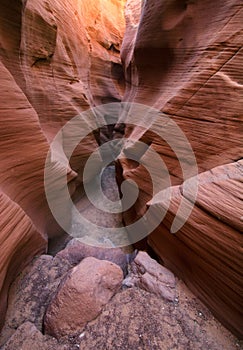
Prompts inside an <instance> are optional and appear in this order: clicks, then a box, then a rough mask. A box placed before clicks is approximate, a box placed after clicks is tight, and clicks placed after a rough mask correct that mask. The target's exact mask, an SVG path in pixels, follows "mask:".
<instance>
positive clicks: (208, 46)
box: [120, 0, 243, 335]
mask: <svg viewBox="0 0 243 350" xmlns="http://www.w3.org/2000/svg"><path fill="white" fill-rule="evenodd" d="M242 20H243V8H242V3H241V1H238V0H233V1H231V0H230V1H228V0H226V1H221V0H219V1H213V2H212V1H207V0H206V1H200V0H195V1H179V0H178V1H177V0H172V1H171V0H168V1H166V0H165V1H156V0H147V1H145V2H143V1H141V2H140V1H137V0H129V1H128V2H127V5H126V22H127V29H126V34H125V38H124V41H123V46H122V54H121V55H122V60H123V64H124V69H125V76H126V90H125V95H124V100H125V101H129V102H136V103H141V104H146V105H148V106H151V107H154V108H156V109H157V110H158V111H160V114H159V115H158V118H157V119H156V121H155V122H154V123H155V124H156V125H157V129H158V128H159V127H161V128H164V126H165V125H166V123H168V120H169V119H168V118H170V119H171V120H173V121H174V122H176V123H177V125H178V126H179V127H180V129H181V130H182V131H183V132H184V134H185V135H186V137H187V139H188V141H189V142H190V144H191V146H192V149H193V151H194V154H195V157H196V161H197V166H198V173H199V175H198V178H197V180H198V184H199V186H198V195H197V199H196V202H195V205H194V208H193V211H192V214H191V216H190V218H189V219H188V220H187V222H186V223H185V225H184V226H183V227H182V228H181V229H180V230H179V231H178V232H177V233H176V234H174V235H172V234H171V233H170V229H171V225H172V222H173V220H174V218H175V216H176V213H177V210H178V207H179V204H180V203H181V201H182V200H183V203H184V206H185V207H187V206H188V205H190V204H191V203H192V202H193V201H194V198H193V193H192V192H193V189H192V190H191V192H190V182H189V190H188V191H187V192H186V193H184V188H183V184H184V183H185V180H187V179H188V178H190V176H192V175H193V176H194V175H196V174H195V173H191V174H190V173H189V174H186V175H183V174H182V170H181V167H180V165H181V164H180V163H179V161H180V162H181V163H186V161H187V159H183V156H181V157H180V158H179V159H177V157H179V155H178V154H176V152H174V151H173V150H172V149H171V147H172V146H171V144H172V140H173V139H175V138H176V135H170V137H171V138H170V139H171V144H170V142H168V143H169V144H168V143H166V142H165V141H164V140H163V139H162V138H160V137H159V136H158V135H156V134H155V133H152V132H151V131H150V128H151V125H148V126H147V127H143V128H141V127H139V126H137V125H128V126H127V127H126V129H125V136H126V137H129V136H130V137H132V138H133V140H135V141H136V140H137V141H142V142H145V143H147V144H148V145H149V146H150V149H151V148H152V149H154V150H155V151H156V152H157V153H158V154H159V155H160V156H161V158H162V159H163V160H164V162H165V164H166V167H167V169H168V172H169V173H170V175H171V183H172V186H174V187H173V191H172V199H171V203H170V207H169V209H168V211H167V215H166V217H165V219H164V220H163V222H162V223H161V224H160V225H159V227H158V228H157V229H156V230H155V231H154V232H153V233H152V234H151V235H150V237H149V239H148V243H149V245H150V246H151V247H152V248H153V249H154V250H155V251H156V253H157V254H158V255H159V256H160V258H161V259H162V260H163V261H164V263H165V265H166V266H167V267H169V268H171V269H172V270H173V271H175V272H176V273H177V274H179V275H180V276H181V277H182V278H183V279H184V280H185V281H186V283H187V284H188V285H189V286H190V287H191V289H192V290H193V291H194V292H195V293H196V294H197V295H199V296H200V298H201V299H202V300H203V301H204V302H205V303H206V304H207V305H208V306H209V307H210V308H211V310H212V311H213V312H214V314H215V315H216V316H217V317H218V318H219V319H221V321H223V323H224V324H225V325H226V326H228V327H229V328H230V329H231V330H233V331H234V332H235V333H236V334H238V335H240V334H241V335H242V327H241V326H242V313H241V311H242V299H241V298H242V294H243V288H242V278H241V273H242V236H241V234H240V232H241V230H242V202H241V200H242V190H243V188H242V182H241V181H242V162H241V161H240V160H239V159H240V158H241V155H240V152H241V147H242V140H241V137H240V136H241V132H242V124H241V123H242V103H243V85H242V84H243V76H242V68H241V67H242V47H241V46H242V40H243V35H242V30H241V28H242ZM143 118H144V116H143V115H142V114H141V119H143ZM148 124H149V123H148ZM178 144H180V140H179V139H178ZM183 147H184V145H183V144H181V149H182V150H183ZM128 151H129V149H128ZM130 152H134V151H133V149H131V150H130ZM188 162H189V160H188ZM139 163H140V164H139ZM120 164H121V167H122V179H132V180H134V181H135V182H136V183H137V184H138V186H139V189H140V195H139V198H138V200H137V201H136V203H135V205H134V206H133V208H132V210H130V211H128V212H126V213H125V214H124V218H125V220H126V223H131V222H133V221H134V220H136V219H137V218H139V217H140V216H141V215H142V214H143V213H144V210H145V209H146V206H153V207H155V208H156V207H157V208H166V203H165V202H166V198H164V200H163V197H161V196H160V198H158V197H155V198H152V197H153V196H152V184H151V183H150V180H149V178H148V175H147V173H146V171H145V166H146V165H149V166H150V167H154V168H155V167H156V161H155V160H154V164H153V161H152V160H151V157H149V156H147V157H146V152H145V153H143V154H142V156H141V159H140V162H134V161H131V160H129V159H122V160H121V161H120ZM142 164H143V165H144V166H142ZM156 175H157V180H158V181H159V179H160V177H162V176H163V174H162V173H158V172H157V174H156ZM191 184H192V183H191ZM191 187H192V188H193V186H191ZM151 220H153V218H152V219H151Z"/></svg>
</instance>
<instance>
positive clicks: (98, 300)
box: [45, 257, 123, 338]
mask: <svg viewBox="0 0 243 350" xmlns="http://www.w3.org/2000/svg"><path fill="white" fill-rule="evenodd" d="M122 279H123V273H122V270H121V269H120V267H119V266H117V265H115V264H113V263H112V262H109V261H104V260H98V259H95V258H93V257H89V258H85V259H84V260H83V261H82V262H81V263H80V264H79V265H77V266H76V267H74V268H73V269H72V270H71V272H70V273H69V274H68V276H67V277H66V279H65V280H64V281H63V282H62V285H61V287H60V289H59V290H58V292H57V294H56V296H55V297H54V299H53V300H52V302H51V304H50V305H49V307H48V309H47V313H46V316H45V330H46V333H47V334H50V335H53V336H55V337H57V338H60V337H62V336H66V335H70V334H75V333H77V332H78V331H79V332H80V331H82V329H83V327H84V326H85V325H86V324H87V322H89V321H91V320H93V319H94V318H96V317H97V316H98V315H99V313H100V312H101V311H102V308H103V306H104V305H106V304H107V303H108V301H109V300H110V299H111V297H112V296H113V295H114V294H115V293H116V292H117V291H118V289H119V288H120V286H121V284H122Z"/></svg>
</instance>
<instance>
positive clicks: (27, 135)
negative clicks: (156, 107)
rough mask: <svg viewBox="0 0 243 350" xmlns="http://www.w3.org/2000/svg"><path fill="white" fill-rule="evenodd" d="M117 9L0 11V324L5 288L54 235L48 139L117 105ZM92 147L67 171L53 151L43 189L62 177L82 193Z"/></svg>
mask: <svg viewBox="0 0 243 350" xmlns="http://www.w3.org/2000/svg"><path fill="white" fill-rule="evenodd" d="M123 5H124V1H123V0H121V1H120V0H115V1H114V0H112V1H111V0H105V1H94V0H89V1H86V0H85V1H79V0H75V1H69V0H65V1H61V2H60V1H59V0H54V1H49V0H41V1H36V0H33V1H24V2H22V1H20V0H17V1H14V2H9V1H6V0H3V1H2V2H1V4H0V38H1V53H0V56H1V64H0V76H1V85H0V124H1V125H0V126H1V127H0V147H1V155H0V165H1V167H0V169H1V170H0V179H1V198H3V199H2V200H1V209H0V211H1V213H4V218H3V219H4V220H3V221H2V222H1V236H0V237H1V247H4V254H3V255H1V258H0V290H1V301H0V305H1V312H0V315H1V316H0V319H1V322H2V321H3V318H4V312H3V310H4V308H5V307H6V292H7V289H8V285H9V283H10V282H11V281H12V279H13V278H14V276H15V274H16V273H18V272H19V271H20V270H21V269H22V268H23V265H24V264H26V263H27V262H28V261H29V260H30V259H31V258H33V256H34V255H35V254H37V253H40V252H43V251H45V249H46V243H47V236H49V237H53V236H55V235H58V234H59V233H60V231H61V229H60V227H58V225H57V224H56V222H55V220H53V217H52V215H51V213H50V211H49V209H48V205H47V202H46V198H45V191H44V165H45V160H46V156H47V152H48V149H49V145H50V142H51V140H52V139H53V138H54V136H55V135H56V134H57V132H58V131H59V130H60V128H61V127H62V126H63V125H64V124H65V123H66V122H67V121H68V120H70V119H71V118H72V117H74V116H76V115H78V114H79V113H81V112H82V111H84V110H86V109H88V108H89V107H90V106H94V105H96V104H98V103H103V102H109V101H114V100H119V99H120V98H121V93H122V89H123V81H122V74H121V62H120V58H119V50H120V45H121V40H122V37H123V32H124V25H125V23H124V16H123V11H122V8H123ZM118 78H119V79H120V80H119V79H118ZM65 136H66V135H65ZM64 146H65V145H64ZM96 147H97V141H96V139H95V137H94V135H93V134H92V133H91V134H90V135H89V137H87V138H86V140H85V141H84V142H83V144H82V145H78V146H77V147H76V149H75V152H74V153H73V156H72V158H71V161H70V168H69V169H67V166H66V164H65V162H62V154H61V150H62V144H60V150H58V151H57V157H56V159H55V160H54V161H53V162H52V163H51V164H50V166H51V176H50V178H49V180H50V182H49V180H48V185H49V186H50V187H51V188H52V189H54V190H55V189H58V181H56V179H57V178H58V177H61V176H63V174H66V171H67V170H68V174H69V175H68V182H69V188H70V192H71V194H72V195H73V196H75V195H76V192H77V188H78V187H81V188H82V179H81V178H82V171H83V166H84V162H85V160H86V159H87V157H88V156H89V155H90V153H91V152H92V151H93V150H94V149H95V148H96ZM94 171H95V169H94ZM91 177H92V174H91ZM53 179H55V181H54V180H53ZM6 207H8V208H9V210H8V211H7V209H6ZM59 212H60V215H61V216H63V217H65V219H66V224H67V226H68V225H69V222H70V213H69V208H68V206H66V205H64V204H63V203H62V205H61V206H60V208H59ZM1 249H2V248H1Z"/></svg>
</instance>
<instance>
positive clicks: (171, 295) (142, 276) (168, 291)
mask: <svg viewBox="0 0 243 350" xmlns="http://www.w3.org/2000/svg"><path fill="white" fill-rule="evenodd" d="M123 286H126V287H133V286H137V287H139V288H142V289H144V290H147V291H148V292H150V293H154V294H156V295H158V296H160V297H163V298H165V299H167V300H169V301H174V300H175V297H176V290H175V286H176V281H175V276H174V274H173V273H172V272H171V271H169V270H168V269H166V268H165V267H164V266H162V265H160V264H159V263H157V261H155V260H154V259H152V258H151V257H150V256H149V255H148V254H147V253H145V252H142V251H140V252H139V253H138V255H137V256H136V258H135V259H134V261H133V262H132V264H131V273H130V274H129V276H128V277H127V278H126V279H125V280H124V281H123Z"/></svg>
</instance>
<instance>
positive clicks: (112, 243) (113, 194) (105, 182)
mask: <svg viewBox="0 0 243 350" xmlns="http://www.w3.org/2000/svg"><path fill="white" fill-rule="evenodd" d="M101 186H102V189H103V193H104V195H105V196H106V197H107V198H108V199H110V200H111V201H118V200H119V199H120V198H119V190H118V184H117V182H116V170H115V165H110V166H108V167H107V168H105V169H104V171H103V173H102V176H101ZM94 188H95V186H94ZM95 199H96V201H97V203H98V205H99V204H101V206H102V200H103V198H100V197H99V194H97V195H95ZM76 207H77V209H78V211H79V212H80V213H81V214H82V215H83V216H84V218H85V219H87V220H88V221H90V222H92V223H94V224H95V225H97V226H101V227H104V228H105V227H107V228H117V227H123V226H124V224H123V220H122V211H123V210H122V207H120V213H117V214H115V213H108V212H105V211H102V210H100V209H98V208H97V207H96V206H94V205H92V203H90V201H89V199H88V198H87V196H83V198H81V199H80V200H79V201H78V203H77V204H76ZM104 233H105V230H104ZM71 235H72V236H73V237H77V238H81V241H82V242H84V243H86V244H90V245H93V246H95V247H99V246H103V247H110V248H114V247H118V246H120V244H119V242H120V241H123V237H121V238H119V237H117V236H116V233H114V234H112V233H111V234H110V236H109V234H108V235H103V234H102V235H100V234H99V231H98V230H96V231H95V226H94V230H93V231H92V232H87V230H86V228H85V225H84V224H82V221H80V220H77V218H76V215H75V213H73V221H72V229H71ZM121 235H122V236H127V231H126V229H125V227H124V230H123V232H122V233H121Z"/></svg>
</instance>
